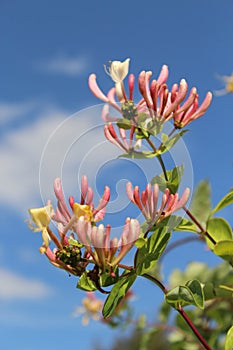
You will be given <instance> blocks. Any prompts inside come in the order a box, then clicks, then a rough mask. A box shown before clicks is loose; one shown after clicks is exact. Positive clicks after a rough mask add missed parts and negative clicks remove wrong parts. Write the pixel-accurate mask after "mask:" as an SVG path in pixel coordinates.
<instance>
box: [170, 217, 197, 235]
mask: <svg viewBox="0 0 233 350" xmlns="http://www.w3.org/2000/svg"><path fill="white" fill-rule="evenodd" d="M178 218H179V219H180V221H179V224H178V225H177V226H176V227H174V230H175V231H178V232H194V233H198V232H199V230H198V228H197V226H196V225H195V224H194V223H193V222H192V221H189V220H188V219H185V218H181V217H179V216H178Z"/></svg>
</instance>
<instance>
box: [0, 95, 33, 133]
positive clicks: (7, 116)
mask: <svg viewBox="0 0 233 350" xmlns="http://www.w3.org/2000/svg"><path fill="white" fill-rule="evenodd" d="M36 104H37V103H36V102H35V101H26V102H18V103H7V102H4V101H0V127H2V126H3V125H5V124H8V123H11V122H12V121H15V120H16V119H18V118H19V117H22V116H25V115H27V114H28V113H30V112H31V111H32V110H33V109H34V108H35V106H36Z"/></svg>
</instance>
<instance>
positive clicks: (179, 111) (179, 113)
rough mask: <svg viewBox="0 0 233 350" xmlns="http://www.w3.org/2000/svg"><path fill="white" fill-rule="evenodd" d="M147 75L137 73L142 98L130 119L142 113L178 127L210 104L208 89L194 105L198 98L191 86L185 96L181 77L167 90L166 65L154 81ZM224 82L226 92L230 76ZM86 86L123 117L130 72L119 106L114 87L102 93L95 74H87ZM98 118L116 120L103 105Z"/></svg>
mask: <svg viewBox="0 0 233 350" xmlns="http://www.w3.org/2000/svg"><path fill="white" fill-rule="evenodd" d="M151 77H152V72H151V71H142V72H141V73H140V74H139V76H138V88H139V91H140V93H141V95H142V99H141V100H140V101H139V102H138V103H137V104H135V116H134V119H135V118H137V115H138V114H139V113H142V112H143V113H146V114H148V118H149V117H150V118H151V119H156V120H157V121H159V122H161V123H164V122H166V121H168V120H171V119H173V121H174V126H175V128H176V129H181V128H183V127H184V126H186V125H188V124H189V123H191V122H192V121H193V120H196V119H197V118H199V117H201V116H202V115H203V114H204V113H205V112H206V110H207V109H208V107H209V106H210V103H211V100H212V94H211V92H207V94H206V97H205V99H204V101H203V103H202V104H201V105H200V107H198V105H199V102H198V99H199V97H198V94H197V89H196V88H195V87H193V88H192V89H191V91H190V94H189V96H188V98H187V99H186V96H187V92H188V84H187V82H186V80H185V79H182V80H181V81H180V84H179V85H178V84H174V85H173V86H172V89H171V91H169V89H168V87H167V85H166V81H167V79H168V67H167V66H166V65H163V67H162V69H161V72H160V74H159V77H158V79H157V80H156V79H153V80H152V81H151V82H150V79H151ZM225 81H226V83H227V87H226V89H227V92H231V89H232V77H227V78H226V79H225ZM89 87H90V90H91V91H92V93H93V94H94V95H95V96H96V97H97V98H99V99H100V100H102V101H104V102H105V103H107V104H109V105H111V106H113V107H114V108H116V109H117V110H118V111H119V112H120V113H121V114H122V115H123V116H124V113H123V110H122V108H121V107H122V106H123V105H124V104H125V105H126V106H127V103H129V102H130V101H131V102H132V101H133V92H134V88H135V77H134V75H133V74H130V75H129V78H128V90H129V97H127V93H126V91H125V88H124V85H121V88H122V93H121V97H120V98H118V100H119V102H120V103H121V107H120V106H119V105H118V103H117V101H116V99H115V95H117V96H118V95H119V94H117V91H116V88H112V89H111V90H110V91H109V93H108V94H107V95H105V94H104V93H103V92H102V91H101V90H100V88H99V87H98V85H97V82H96V76H95V75H94V74H91V75H90V77H89ZM118 97H119V96H118ZM102 117H103V119H104V121H105V122H108V121H115V120H118V119H120V118H112V117H111V116H110V114H109V111H108V109H107V108H106V107H104V111H103V113H102ZM135 120H136V119H135Z"/></svg>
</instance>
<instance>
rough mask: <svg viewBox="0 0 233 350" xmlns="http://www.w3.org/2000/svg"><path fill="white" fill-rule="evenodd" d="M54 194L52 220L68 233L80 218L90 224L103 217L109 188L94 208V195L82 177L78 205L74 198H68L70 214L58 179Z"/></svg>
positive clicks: (85, 179)
mask: <svg viewBox="0 0 233 350" xmlns="http://www.w3.org/2000/svg"><path fill="white" fill-rule="evenodd" d="M54 192H55V195H56V197H57V208H56V212H55V214H54V215H53V216H52V219H53V220H54V221H56V222H58V223H60V224H62V226H63V229H64V231H68V230H69V229H73V230H75V223H76V222H77V220H78V218H79V217H81V216H83V217H85V219H86V220H87V221H91V222H97V221H99V220H102V219H103V217H104V215H105V211H106V205H107V204H108V202H109V199H110V188H109V187H108V186H106V187H105V189H104V194H103V196H102V198H101V199H100V201H99V204H98V206H97V207H96V208H95V207H94V203H93V197H94V193H93V190H92V188H91V187H89V186H88V179H87V177H86V176H83V177H82V181H81V198H80V203H77V202H75V200H74V197H72V196H71V197H70V198H69V204H70V207H71V209H72V213H71V212H70V210H69V208H68V206H67V204H66V200H65V197H64V193H63V189H62V183H61V179H60V178H57V179H55V181H54Z"/></svg>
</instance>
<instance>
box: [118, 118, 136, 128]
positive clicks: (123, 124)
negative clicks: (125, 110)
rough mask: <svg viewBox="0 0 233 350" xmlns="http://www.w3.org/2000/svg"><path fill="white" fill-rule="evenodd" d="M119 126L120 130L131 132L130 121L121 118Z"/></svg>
mask: <svg viewBox="0 0 233 350" xmlns="http://www.w3.org/2000/svg"><path fill="white" fill-rule="evenodd" d="M116 124H117V126H118V128H121V129H125V130H129V129H131V127H132V123H131V121H130V120H129V119H126V118H121V119H120V120H118V121H117V123H116Z"/></svg>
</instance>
